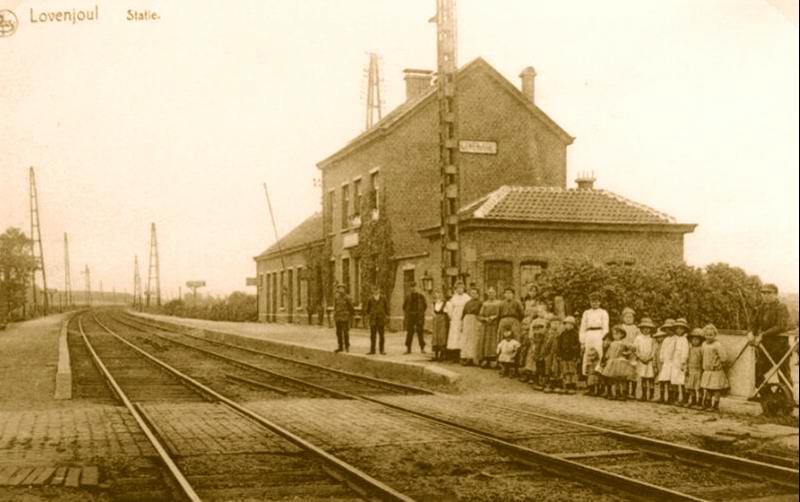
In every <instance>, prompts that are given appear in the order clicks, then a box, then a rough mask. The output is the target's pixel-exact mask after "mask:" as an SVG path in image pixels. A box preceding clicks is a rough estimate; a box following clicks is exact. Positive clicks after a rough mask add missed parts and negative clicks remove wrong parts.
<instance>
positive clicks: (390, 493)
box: [92, 313, 414, 502]
mask: <svg viewBox="0 0 800 502" xmlns="http://www.w3.org/2000/svg"><path fill="white" fill-rule="evenodd" d="M92 317H94V320H95V322H97V324H98V325H99V326H100V327H102V328H103V329H104V330H106V331H107V332H108V333H109V334H110V335H111V336H113V337H115V338H116V339H117V340H119V341H121V342H122V343H124V344H125V345H127V346H128V347H130V348H132V349H134V350H135V351H137V352H138V353H139V354H141V355H142V356H143V357H145V358H147V359H148V360H150V361H152V362H153V363H155V364H157V365H158V366H160V367H161V368H163V369H165V370H167V371H168V372H170V373H172V374H173V375H175V376H176V377H178V378H180V379H181V380H183V381H184V382H186V383H187V384H189V385H191V386H193V387H195V388H197V389H200V390H202V391H203V392H205V393H207V394H209V395H211V396H213V397H214V398H216V399H217V400H218V401H220V402H221V403H224V404H225V405H227V406H229V407H230V408H232V409H234V410H236V411H237V412H239V413H240V414H242V415H244V416H246V417H248V418H250V419H251V420H254V421H255V422H257V423H259V424H261V425H262V426H264V427H266V428H267V429H269V430H271V431H273V432H275V433H277V434H279V435H281V436H283V437H284V438H286V439H288V440H289V441H291V442H292V443H294V444H296V445H297V446H299V447H301V448H302V449H304V450H306V451H309V452H311V453H313V454H314V455H315V456H317V457H318V458H320V459H321V460H323V461H324V462H325V463H326V464H328V465H329V466H331V467H333V468H334V469H335V471H336V472H338V473H340V474H344V476H345V479H344V482H345V483H347V484H348V486H350V487H351V488H352V489H353V490H355V491H356V492H358V493H359V494H361V495H362V496H364V497H365V498H368V497H370V496H377V497H379V498H380V499H381V500H388V501H398V502H414V499H413V498H411V497H409V496H407V495H405V494H403V493H400V492H398V491H397V490H395V489H394V488H392V487H390V486H389V485H386V484H385V483H383V482H382V481H379V480H377V479H375V478H373V477H372V476H370V475H369V474H367V473H365V472H363V471H362V470H360V469H358V468H357V467H354V466H352V465H350V464H349V463H347V462H345V461H343V460H341V459H340V458H338V457H336V456H334V455H331V454H330V453H328V452H327V451H325V450H323V449H321V448H319V447H318V446H315V445H313V444H311V443H309V442H308V441H306V440H305V439H303V438H301V437H300V436H298V435H296V434H294V433H293V432H290V431H289V430H287V429H284V428H283V427H282V426H280V425H278V424H276V423H274V422H272V421H270V420H267V419H266V418H264V417H263V416H261V415H259V414H258V413H256V412H255V411H253V410H252V409H250V408H248V407H246V406H243V405H241V404H239V403H237V402H235V401H233V400H231V399H229V398H228V397H226V396H224V395H222V394H220V393H219V392H217V391H215V390H213V389H211V388H210V387H208V386H206V385H204V384H202V383H200V382H199V381H197V380H195V379H194V378H192V377H190V376H188V375H186V374H185V373H183V372H181V371H180V370H178V369H176V368H174V367H172V366H171V365H169V364H167V363H165V362H164V361H162V360H160V359H158V358H157V357H155V356H153V355H152V354H150V353H149V352H147V351H145V350H143V349H141V348H139V347H137V346H136V345H134V344H133V343H131V342H129V341H128V340H125V339H124V338H123V337H121V336H119V335H118V334H117V333H115V332H114V331H113V330H111V329H110V328H109V327H108V326H106V325H105V324H103V323H102V322H101V321H100V320H99V319H97V316H96V315H95V314H94V313H92Z"/></svg>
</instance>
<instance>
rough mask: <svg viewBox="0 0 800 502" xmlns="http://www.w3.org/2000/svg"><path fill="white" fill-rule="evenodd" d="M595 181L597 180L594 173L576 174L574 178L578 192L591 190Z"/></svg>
mask: <svg viewBox="0 0 800 502" xmlns="http://www.w3.org/2000/svg"><path fill="white" fill-rule="evenodd" d="M595 181H597V180H596V179H595V177H594V173H591V174H589V173H578V177H577V178H575V184H576V185H578V190H593V189H594V182H595Z"/></svg>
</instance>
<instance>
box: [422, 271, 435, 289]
mask: <svg viewBox="0 0 800 502" xmlns="http://www.w3.org/2000/svg"><path fill="white" fill-rule="evenodd" d="M422 289H424V290H425V291H426V292H427V293H429V294H430V292H431V291H433V277H431V276H430V275H429V274H428V271H427V270H426V271H425V274H424V275H423V276H422Z"/></svg>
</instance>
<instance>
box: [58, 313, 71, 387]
mask: <svg viewBox="0 0 800 502" xmlns="http://www.w3.org/2000/svg"><path fill="white" fill-rule="evenodd" d="M71 319H72V316H69V317H67V318H66V319H64V321H63V322H62V324H61V331H60V332H59V335H58V369H57V371H56V390H55V394H54V396H53V397H54V398H55V399H72V364H71V361H70V357H69V346H68V345H67V327H68V326H69V321H70V320H71Z"/></svg>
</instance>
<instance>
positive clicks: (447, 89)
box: [435, 0, 461, 288]
mask: <svg viewBox="0 0 800 502" xmlns="http://www.w3.org/2000/svg"><path fill="white" fill-rule="evenodd" d="M435 21H436V53H437V57H436V61H437V65H436V66H437V77H436V79H437V98H438V104H439V169H440V175H441V187H440V189H441V230H440V232H441V237H442V284H443V286H446V287H449V288H452V287H453V286H454V285H455V282H456V281H457V280H458V278H459V275H460V274H461V246H460V242H459V229H458V210H459V207H460V191H461V190H460V180H459V167H458V106H457V105H458V102H457V99H456V96H457V94H456V72H457V71H458V64H457V59H456V56H457V55H456V46H457V41H458V34H457V24H456V0H437V1H436V16H435Z"/></svg>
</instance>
